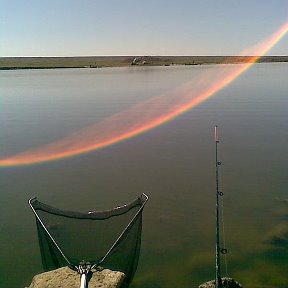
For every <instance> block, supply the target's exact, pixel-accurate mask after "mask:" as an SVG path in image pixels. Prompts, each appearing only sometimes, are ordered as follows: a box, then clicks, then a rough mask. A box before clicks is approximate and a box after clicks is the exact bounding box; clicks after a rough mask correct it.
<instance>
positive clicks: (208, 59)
mask: <svg viewBox="0 0 288 288" xmlns="http://www.w3.org/2000/svg"><path fill="white" fill-rule="evenodd" d="M133 60H134V65H149V66H165V65H166V66H169V65H201V64H223V63H231V64H234V63H245V62H250V61H251V57H249V56H87V57H86V56H85V57H0V69H1V70H8V69H52V68H101V67H125V66H130V65H133V64H132V63H133ZM257 62H288V56H263V57H261V58H260V59H259V60H258V61H257Z"/></svg>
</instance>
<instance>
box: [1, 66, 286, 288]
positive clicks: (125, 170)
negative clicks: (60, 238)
mask: <svg viewBox="0 0 288 288" xmlns="http://www.w3.org/2000/svg"><path fill="white" fill-rule="evenodd" d="M205 69H216V68H215V66H213V65H211V66H210V65H209V66H183V67H138V68H137V67H129V68H107V69H106V68H105V69H63V70H61V69H59V70H57V69H56V70H23V71H1V72H0V81H1V83H0V86H1V87H0V89H1V90H0V93H1V94H0V95H1V100H0V101H1V103H0V104H1V108H0V111H1V113H0V117H1V121H0V131H1V133H0V138H1V139H0V143H1V151H0V152H1V155H2V156H3V155H8V154H14V153H17V152H21V151H24V150H26V149H28V148H32V147H38V146H41V145H44V144H46V143H50V142H53V141H55V140H58V139H61V138H62V137H64V136H65V135H67V134H69V133H72V132H74V131H77V130H79V129H80V128H83V127H86V126H87V125H90V124H93V123H96V122H97V121H101V120H102V119H104V118H105V117H108V116H110V115H113V114H114V113H117V112H120V111H123V110H125V109H127V108H128V107H130V106H132V105H134V104H136V103H139V102H140V101H143V100H145V99H148V98H151V97H154V96H157V95H159V94H161V93H165V92H167V91H169V90H171V89H174V88H175V87H177V86H178V85H180V84H182V83H184V82H186V81H188V80H190V78H191V77H192V76H193V75H196V74H197V73H202V72H203V71H204V70H205ZM223 69H228V68H227V66H224V65H223ZM287 76H288V65H287V64H285V63H279V64H257V65H254V66H253V67H252V68H251V69H250V70H248V71H247V72H246V73H244V74H242V75H241V76H240V77H239V78H238V79H236V80H235V81H233V82H232V83H231V84H230V85H229V86H227V87H226V88H224V89H222V90H221V91H219V92H218V93H216V94H215V95H214V96H213V97H211V98H210V99H208V100H207V101H205V102H202V103H201V104H200V105H198V106H196V107H195V108H193V109H191V110H190V111H188V112H187V113H185V114H183V115H181V116H179V117H178V118H176V119H174V120H173V121H170V122H168V123H166V124H164V125H162V126H160V127H157V128H155V129H153V130H150V131H148V132H146V133H143V134H141V135H138V136H137V137H134V138H132V139H129V140H126V141H122V142H119V143H117V144H115V145H112V146H110V147H107V148H104V149H101V150H97V151H94V152H90V153H88V154H83V155H79V156H76V157H73V158H68V159H63V160H58V161H53V162H48V163H42V164H36V165H30V166H22V167H17V168H15V167H10V168H0V177H1V178H0V185H1V186H0V188H1V190H0V191H1V192H0V193H1V194H0V197H1V198H0V205H1V207H0V208H1V210H0V213H1V222H0V228H1V234H0V243H1V252H0V253H1V257H0V265H1V266H0V273H1V275H0V277H1V280H0V281H1V282H0V286H1V287H7V288H9V287H13V288H14V287H15V288H16V287H24V286H25V285H29V283H30V281H31V279H32V276H33V275H34V274H36V273H39V272H41V271H42V266H41V259H40V253H39V248H38V240H37V232H36V226H35V221H34V216H33V214H32V212H31V211H30V208H29V207H28V203H27V201H28V199H29V198H31V197H33V196H37V197H38V199H39V200H40V201H42V202H44V203H48V204H50V205H52V206H55V207H59V208H62V209H68V210H77V211H88V210H100V209H105V208H111V207H114V206H116V205H118V204H124V203H126V202H129V201H130V200H132V199H134V198H136V197H137V196H138V195H140V194H141V193H143V192H145V193H147V194H148V195H149V196H150V200H149V202H148V204H147V206H146V208H145V210H144V218H143V221H144V223H143V235H142V247H141V257H140V261H139V266H138V270H137V273H136V276H135V279H134V282H133V284H132V286H133V287H135V288H136V287H137V288H150V287H151V288H160V287H163V288H172V287H173V288H174V287H178V288H186V287H198V285H199V284H200V283H203V282H205V281H208V280H211V279H212V278H213V277H214V255H213V253H214V232H215V229H214V198H215V171H214V167H215V165H214V153H215V145H214V139H213V137H214V135H213V133H214V125H215V124H217V125H218V126H219V135H220V140H221V141H220V146H219V148H220V154H221V161H222V166H221V167H222V168H221V175H222V177H221V178H222V180H221V182H222V187H223V192H224V215H225V218H224V219H225V235H226V248H227V249H228V254H227V261H228V275H229V276H231V277H233V278H235V279H236V280H238V281H239V282H240V283H242V284H243V286H244V287H287V286H288V273H287V271H288V225H287V220H288V195H287V189H288V144H287V143H288V81H287V79H288V77H287ZM92 233H93V232H92ZM225 270H226V269H225V268H224V267H223V271H224V272H225ZM224 274H225V273H224Z"/></svg>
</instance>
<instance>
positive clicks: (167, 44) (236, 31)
mask: <svg viewBox="0 0 288 288" xmlns="http://www.w3.org/2000/svg"><path fill="white" fill-rule="evenodd" d="M287 21H288V0H145V1H144V0H142V1H138V0H0V37H1V38H0V39H1V41H0V56H2V57H3V56H94V55H95V56H104V55H105V56H106V55H107V56H109V55H111V56H112V55H175V56H177V55H239V54H240V53H241V51H243V50H245V49H247V48H249V47H251V46H253V45H255V44H257V42H259V41H262V40H264V39H265V38H267V37H269V36H270V35H271V34H272V33H273V32H275V31H276V30H277V28H279V27H280V26H281V25H282V24H283V23H285V22H287ZM287 34H288V33H287ZM266 55H288V35H285V36H284V37H283V38H282V39H281V41H279V42H278V43H277V44H276V45H275V46H274V47H273V48H272V49H271V50H270V51H269V52H268V53H267V54H266Z"/></svg>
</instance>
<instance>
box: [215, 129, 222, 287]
mask: <svg viewBox="0 0 288 288" xmlns="http://www.w3.org/2000/svg"><path fill="white" fill-rule="evenodd" d="M214 133H215V165H216V166H215V168H216V207H215V208H216V247H215V248H216V250H215V268H216V269H215V270H216V271H215V272H216V275H215V287H216V288H222V280H221V263H220V261H221V260H220V253H221V249H220V232H219V196H222V195H223V193H222V192H221V191H219V166H220V165H221V162H220V161H219V160H218V144H219V139H218V127H217V126H215V131H214Z"/></svg>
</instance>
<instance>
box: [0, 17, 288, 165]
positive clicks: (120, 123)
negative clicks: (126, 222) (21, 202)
mask: <svg viewBox="0 0 288 288" xmlns="http://www.w3.org/2000/svg"><path fill="white" fill-rule="evenodd" d="M287 31H288V22H285V23H284V24H283V25H282V26H281V27H280V28H279V29H278V30H277V31H276V32H275V33H274V34H273V35H272V36H270V37H269V38H268V39H267V40H266V41H263V42H262V43H260V44H258V45H256V46H255V47H253V48H250V49H249V51H248V50H247V51H245V52H243V53H242V54H241V56H243V55H251V54H252V55H253V54H256V55H257V56H251V57H250V58H249V61H247V63H244V64H238V65H229V66H227V67H226V69H221V67H218V68H216V69H215V68H213V69H207V71H205V72H204V73H202V74H200V75H198V76H197V77H195V78H194V79H192V80H191V81H189V82H188V83H185V84H183V85H181V86H179V87H177V88H176V89H174V90H173V91H170V92H168V93H165V94H163V95H160V96H157V97H154V98H152V99H150V100H147V101H144V102H141V103H139V104H136V105H135V106H133V107H131V108H130V109H128V110H126V111H122V112H120V113H117V114H114V115H112V116H110V117H107V118H106V119H104V120H102V121H101V122H99V123H96V124H94V125H92V126H90V127H87V128H85V129H82V130H80V131H78V132H75V133H73V134H71V135H70V136H67V137H65V138H63V139H61V140H59V141H56V142H53V143H50V144H47V145H44V146H42V147H39V148H35V149H32V150H29V151H25V152H21V153H19V154H15V155H12V156H8V157H5V158H2V159H0V167H9V166H20V165H29V164H36V163H41V162H46V161H52V160H57V159H62V158H67V157H71V156H74V155H78V154H82V153H86V152H90V151H93V150H97V149H100V148H104V147H107V146H109V145H112V144H115V143H117V142H120V141H124V140H126V139H129V138H131V137H134V136H136V135H139V134H141V133H143V132H146V131H148V130H150V129H152V128H155V127H157V126H159V125H161V124H164V123H166V122H168V121H170V120H172V119H174V118H175V117H177V116H179V115H181V114H182V113H184V112H186V111H188V110H190V109H191V108H193V107H195V106H196V105H198V104H200V103H201V102H203V101H205V100H207V99H208V98H209V97H211V96H212V95H214V94H215V93H216V92H218V91H219V90H220V89H222V88H224V87H225V86H227V85H228V84H229V83H231V82H232V81H233V80H235V79H236V78H237V77H238V76H239V75H241V74H242V73H243V72H244V71H246V70H247V69H248V68H250V67H251V65H253V64H254V63H255V62H256V61H257V60H258V59H259V58H260V57H261V56H263V55H264V54H265V53H266V52H267V51H268V50H270V49H271V48H272V47H273V46H274V45H275V44H276V43H277V42H278V41H279V40H280V39H281V38H282V37H283V36H284V35H285V34H286V33H287Z"/></svg>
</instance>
